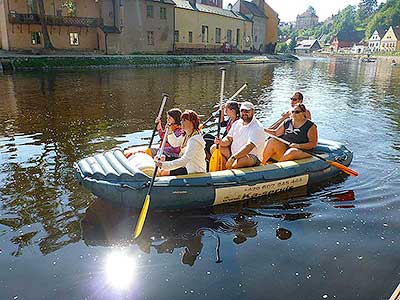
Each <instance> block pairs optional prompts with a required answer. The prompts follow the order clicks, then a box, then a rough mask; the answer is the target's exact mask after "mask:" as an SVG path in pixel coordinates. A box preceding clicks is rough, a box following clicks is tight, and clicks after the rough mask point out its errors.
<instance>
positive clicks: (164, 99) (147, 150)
mask: <svg viewBox="0 0 400 300" xmlns="http://www.w3.org/2000/svg"><path fill="white" fill-rule="evenodd" d="M167 99H168V94H163V99H162V101H161V106H160V110H159V111H158V116H157V118H156V119H155V121H154V122H155V125H154V130H153V134H152V135H151V139H150V143H149V146H148V147H147V149H146V151H145V152H146V154H148V155H150V156H153V154H152V152H151V145H152V144H153V140H154V136H155V134H156V132H157V126H158V124H157V120H158V119H160V118H161V116H162V113H163V110H164V106H165V102H167Z"/></svg>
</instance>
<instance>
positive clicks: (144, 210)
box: [133, 195, 150, 239]
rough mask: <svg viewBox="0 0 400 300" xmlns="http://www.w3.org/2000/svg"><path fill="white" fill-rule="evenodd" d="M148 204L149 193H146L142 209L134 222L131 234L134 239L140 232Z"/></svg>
mask: <svg viewBox="0 0 400 300" xmlns="http://www.w3.org/2000/svg"><path fill="white" fill-rule="evenodd" d="M149 205H150V195H147V196H146V199H145V200H144V203H143V207H142V210H141V211H140V215H139V218H138V220H137V223H136V228H135V233H134V235H133V238H134V239H136V238H137V237H138V236H139V235H140V234H141V233H142V229H143V225H144V221H145V220H146V216H147V211H148V210H149Z"/></svg>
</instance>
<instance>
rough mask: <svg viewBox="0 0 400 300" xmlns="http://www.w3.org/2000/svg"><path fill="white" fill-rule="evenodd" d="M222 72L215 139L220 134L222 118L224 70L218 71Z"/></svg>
mask: <svg viewBox="0 0 400 300" xmlns="http://www.w3.org/2000/svg"><path fill="white" fill-rule="evenodd" d="M220 70H221V72H222V76H221V90H220V94H219V118H218V119H219V120H218V133H217V137H218V138H219V136H220V133H221V116H222V104H223V101H224V84H225V71H226V69H225V68H221V69H220Z"/></svg>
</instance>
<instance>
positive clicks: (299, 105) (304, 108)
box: [293, 103, 307, 112]
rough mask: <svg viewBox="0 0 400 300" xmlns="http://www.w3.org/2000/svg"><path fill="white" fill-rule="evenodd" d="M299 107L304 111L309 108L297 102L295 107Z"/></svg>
mask: <svg viewBox="0 0 400 300" xmlns="http://www.w3.org/2000/svg"><path fill="white" fill-rule="evenodd" d="M295 107H298V108H300V110H301V111H302V112H306V111H307V108H306V106H305V105H304V104H303V103H299V104H296V105H295V106H294V107H293V108H295Z"/></svg>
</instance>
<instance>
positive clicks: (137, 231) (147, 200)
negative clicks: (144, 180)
mask: <svg viewBox="0 0 400 300" xmlns="http://www.w3.org/2000/svg"><path fill="white" fill-rule="evenodd" d="M168 131H169V125H168V124H167V126H166V128H165V135H164V139H163V141H162V144H161V148H160V149H158V152H157V158H158V159H160V158H161V155H162V154H163V152H164V147H165V143H166V141H167V136H168ZM157 171H158V166H157V165H156V167H155V168H154V172H153V177H152V178H151V181H150V185H149V189H148V190H147V194H146V198H145V200H144V203H143V207H142V210H141V211H140V214H139V218H138V220H137V223H136V228H135V233H134V235H133V238H134V239H136V238H137V237H138V236H139V235H140V233H141V232H142V229H143V225H144V221H145V220H146V216H147V211H148V210H149V206H150V193H151V190H152V188H153V185H154V180H155V178H156V175H157Z"/></svg>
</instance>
